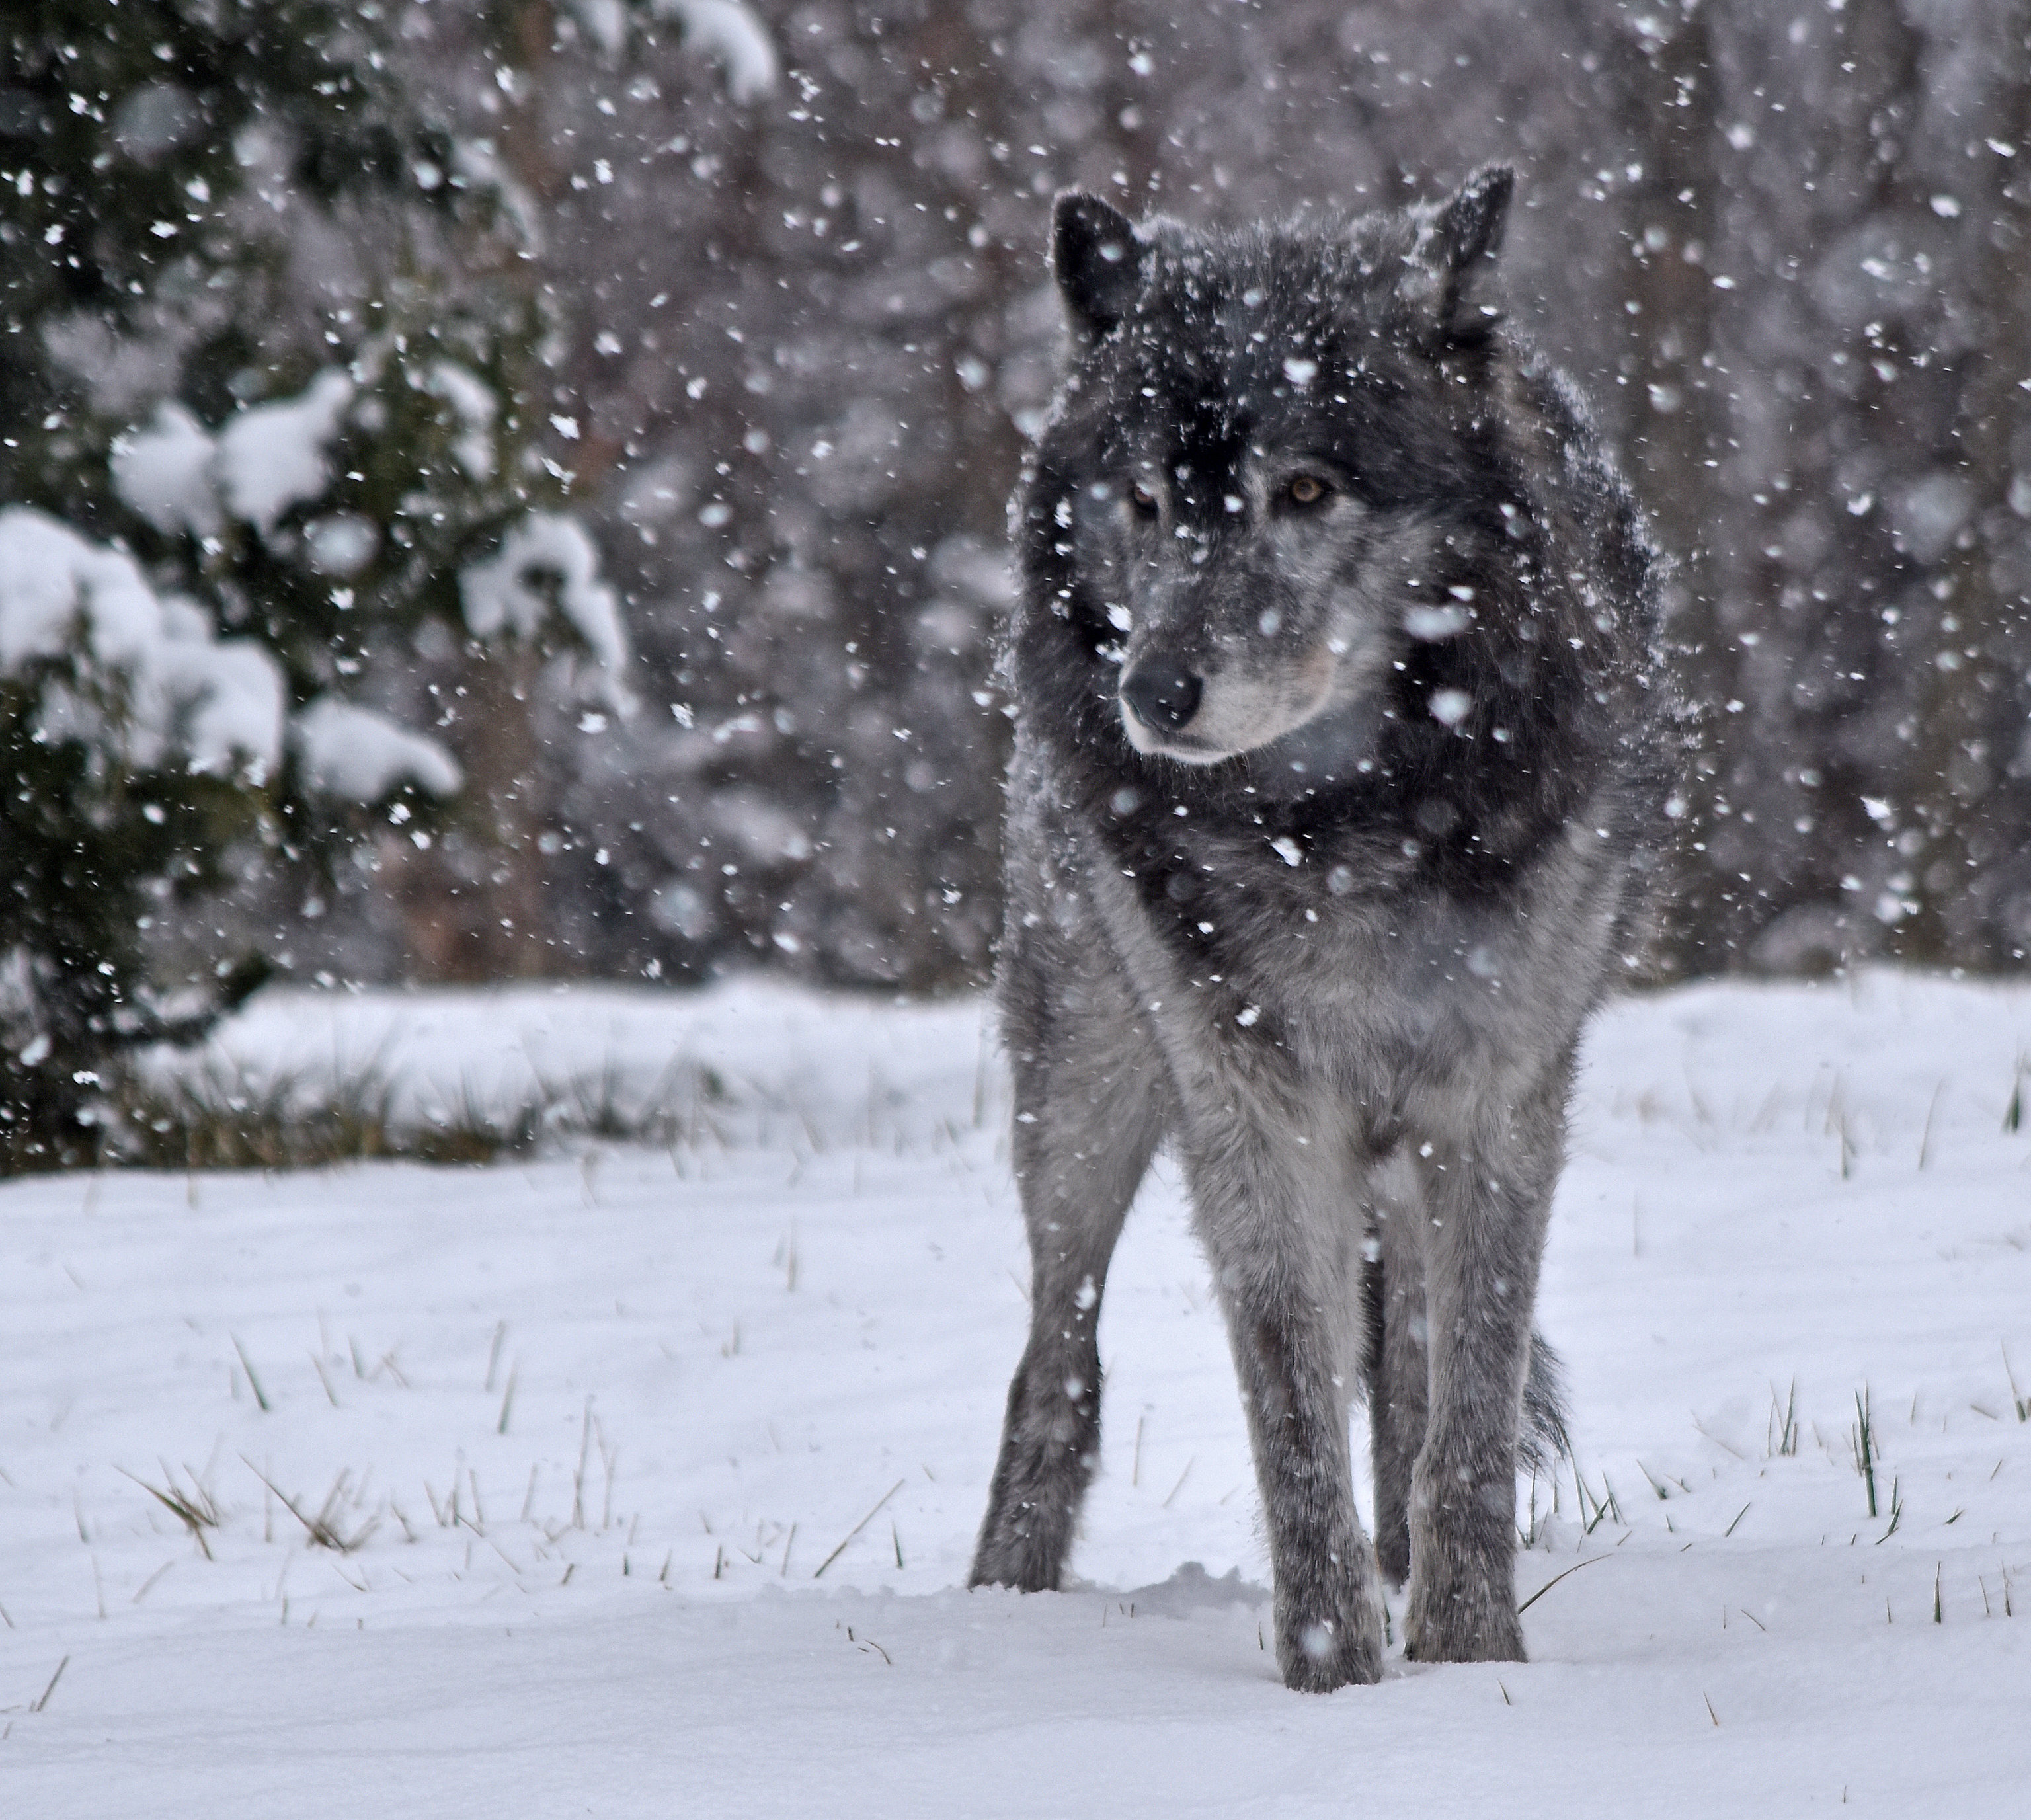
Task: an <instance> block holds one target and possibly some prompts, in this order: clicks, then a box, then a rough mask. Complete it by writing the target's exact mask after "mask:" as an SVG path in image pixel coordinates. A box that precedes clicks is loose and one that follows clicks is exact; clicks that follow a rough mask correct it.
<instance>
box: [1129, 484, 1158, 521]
mask: <svg viewBox="0 0 2031 1820" xmlns="http://www.w3.org/2000/svg"><path fill="white" fill-rule="evenodd" d="M1128 501H1129V504H1131V505H1133V506H1134V507H1135V509H1136V510H1137V511H1138V512H1140V513H1141V514H1142V516H1143V517H1145V518H1154V517H1155V516H1156V515H1157V496H1156V494H1154V493H1152V492H1151V491H1150V489H1149V488H1147V487H1146V486H1144V485H1143V484H1142V482H1140V481H1139V480H1138V482H1136V483H1135V485H1134V486H1131V488H1129V489H1128Z"/></svg>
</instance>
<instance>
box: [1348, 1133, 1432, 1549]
mask: <svg viewBox="0 0 2031 1820" xmlns="http://www.w3.org/2000/svg"><path fill="white" fill-rule="evenodd" d="M1373 1191H1374V1193H1373V1200H1371V1201H1370V1221H1371V1226H1370V1234H1369V1237H1370V1256H1369V1257H1368V1259H1367V1260H1366V1264H1364V1266H1363V1267H1362V1303H1363V1306H1364V1310H1365V1312H1366V1315H1367V1318H1368V1360H1367V1364H1368V1371H1367V1376H1368V1425H1369V1452H1370V1459H1371V1461H1373V1467H1374V1472H1375V1558H1376V1561H1377V1565H1379V1566H1380V1567H1381V1569H1382V1572H1383V1573H1384V1576H1386V1577H1387V1578H1388V1580H1390V1581H1391V1582H1392V1584H1395V1585H1397V1586H1401V1585H1402V1584H1403V1583H1404V1582H1405V1581H1406V1580H1408V1579H1409V1578H1410V1577H1411V1474H1412V1472H1413V1470H1414V1468H1415V1466H1416V1465H1417V1460H1418V1450H1419V1449H1421V1448H1422V1446H1424V1445H1425V1410H1426V1408H1427V1406H1428V1405H1429V1401H1430V1394H1431V1365H1430V1353H1429V1348H1428V1347H1427V1345H1426V1344H1425V1258H1424V1252H1423V1249H1422V1246H1421V1245H1420V1243H1419V1234H1418V1231H1417V1230H1416V1226H1417V1221H1418V1218H1419V1211H1420V1206H1421V1197H1420V1194H1419V1192H1418V1183H1417V1179H1416V1176H1415V1174H1414V1171H1412V1170H1411V1168H1410V1167H1409V1165H1408V1163H1407V1162H1406V1160H1405V1159H1403V1157H1402V1156H1400V1155H1399V1156H1392V1157H1391V1158H1390V1159H1388V1161H1387V1162H1385V1163H1383V1164H1382V1165H1381V1167H1378V1168H1377V1170H1376V1171H1375V1174H1374V1177H1373Z"/></svg>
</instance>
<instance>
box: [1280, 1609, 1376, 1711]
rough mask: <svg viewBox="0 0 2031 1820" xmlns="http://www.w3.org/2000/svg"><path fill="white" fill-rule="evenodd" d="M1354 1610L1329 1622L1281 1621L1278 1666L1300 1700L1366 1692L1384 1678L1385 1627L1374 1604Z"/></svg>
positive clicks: (1326, 1619)
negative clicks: (1342, 1691)
mask: <svg viewBox="0 0 2031 1820" xmlns="http://www.w3.org/2000/svg"><path fill="white" fill-rule="evenodd" d="M1350 1603H1351V1610H1348V1609H1345V1608H1343V1610H1341V1611H1340V1612H1339V1613H1336V1614H1334V1615H1332V1616H1326V1617H1309V1616H1308V1617H1287V1616H1285V1615H1284V1614H1283V1613H1278V1615H1277V1620H1276V1665H1277V1666H1278V1667H1279V1668H1280V1669H1282V1670H1283V1671H1284V1686H1285V1687H1287V1688H1291V1690H1292V1691H1293V1692H1296V1693H1300V1694H1329V1693H1331V1692H1332V1691H1333V1689H1334V1688H1344V1687H1350V1686H1351V1687H1367V1686H1370V1685H1371V1684H1373V1682H1375V1681H1377V1680H1380V1679H1381V1674H1382V1623H1381V1617H1380V1615H1379V1614H1378V1613H1377V1611H1376V1610H1375V1608H1374V1605H1373V1602H1372V1601H1370V1600H1368V1599H1356V1600H1354V1601H1351V1602H1350Z"/></svg>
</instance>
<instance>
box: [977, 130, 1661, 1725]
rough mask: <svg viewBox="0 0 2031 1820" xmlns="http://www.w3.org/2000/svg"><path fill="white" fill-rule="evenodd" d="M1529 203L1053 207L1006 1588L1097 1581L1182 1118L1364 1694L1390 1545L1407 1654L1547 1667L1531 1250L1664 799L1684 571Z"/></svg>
mask: <svg viewBox="0 0 2031 1820" xmlns="http://www.w3.org/2000/svg"><path fill="white" fill-rule="evenodd" d="M1513 188H1514V177H1513V173H1511V171H1510V170H1509V169H1507V168H1504V167H1499V166H1497V167H1490V168H1489V169H1483V170H1481V171H1479V172H1478V173H1476V174H1475V175H1474V176H1473V177H1470V178H1469V179H1468V180H1467V181H1466V182H1465V183H1464V184H1463V185H1462V186H1461V187H1460V188H1459V189H1458V190H1457V191H1455V192H1453V193H1452V195H1448V196H1447V197H1445V198H1444V199H1442V200H1440V201H1437V202H1427V203H1421V204H1418V205H1416V206H1413V207H1406V208H1401V209H1396V210H1383V211H1380V212H1377V213H1373V214H1365V215H1362V216H1359V217H1356V218H1332V219H1329V220H1319V219H1313V220H1310V221H1305V220H1302V219H1301V220H1300V221H1297V222H1295V223H1287V224H1284V225H1259V226H1254V227H1250V228H1246V229H1239V230H1219V231H1198V230H1195V229H1191V228H1189V227H1187V226H1186V225H1181V224H1180V223H1179V222H1178V221H1173V220H1168V219H1165V218H1150V219H1148V220H1145V221H1142V222H1141V223H1139V224H1137V223H1131V221H1129V220H1127V218H1125V217H1124V216H1123V215H1122V214H1120V213H1119V212H1118V211H1116V210H1115V209H1114V208H1112V207H1110V206H1109V204H1108V203H1105V202H1104V201H1102V200H1101V199H1098V198H1096V197H1094V196H1091V195H1081V194H1068V195H1064V196H1061V197H1060V199H1058V201H1057V203H1056V208H1055V211H1054V216H1053V236H1052V262H1053V268H1054V270H1055V274H1056V281H1057V285H1058V288H1059V289H1060V292H1061V293H1062V299H1063V303H1064V308H1065V312H1066V316H1067V320H1068V328H1069V332H1070V335H1069V338H1070V344H1071V358H1070V361H1069V367H1068V371H1067V373H1066V374H1065V376H1064V381H1063V387H1062V389H1061V391H1060V394H1059V396H1058V397H1057V399H1056V402H1055V404H1054V406H1053V410H1052V411H1051V413H1050V415H1049V417H1048V419H1047V421H1046V423H1045V428H1044V430H1043V431H1042V434H1041V437H1040V439H1039V441H1038V446H1037V447H1036V448H1035V450H1034V454H1033V456H1032V457H1031V459H1030V464H1029V467H1028V469H1027V472H1026V474H1025V475H1024V478H1023V482H1022V483H1021V485H1020V486H1019V490H1018V493H1017V495H1016V497H1015V501H1014V502H1013V504H1012V507H1011V518H1012V529H1013V533H1014V535H1015V540H1016V542H1017V545H1018V553H1017V559H1016V566H1017V569H1018V573H1019V581H1020V586H1019V598H1018V601H1017V604H1016V605H1015V609H1014V610H1013V612H1012V618H1011V621H1010V624H1009V627H1008V634H1007V637H1006V639H1005V642H1004V651H1003V659H1002V661H1003V664H1004V679H1005V682H1006V685H1007V687H1008V690H1009V691H1010V694H1011V698H1012V703H1013V705H1014V709H1015V742H1014V747H1013V752H1012V758H1011V761H1010V768H1009V772H1008V819H1007V832H1006V836H1005V843H1006V844H1005V864H1006V892H1007V911H1006V927H1005V931H1004V939H1003V944H1002V948H1001V957H1000V963H999V973H998V981H997V994H998V999H999V1004H1000V1012H1001V1021H1002V1026H1003V1031H1004V1041H1005V1043H1006V1045H1007V1047H1008V1051H1009V1054H1010V1058H1011V1063H1012V1073H1013V1077H1014V1083H1015V1124H1014V1131H1013V1145H1012V1148H1013V1159H1014V1165H1015V1174H1016V1177H1017V1179H1018V1182H1019V1186H1020V1190H1021V1197H1022V1202H1023V1215H1024V1219H1025V1223H1026V1225H1027V1230H1028V1237H1029V1244H1030V1256H1031V1263H1032V1271H1033V1289H1032V1293H1031V1302H1030V1332H1029V1338H1028V1343H1027V1346H1026V1348H1025V1349H1024V1351H1023V1356H1022V1359H1021V1361H1020V1363H1019V1365H1018V1366H1017V1368H1016V1371H1015V1378H1014V1380H1013V1382H1012V1383H1011V1385H1010V1386H1009V1390H1008V1413H1007V1419H1006V1422H1005V1425H1004V1429H1003V1432H1002V1436H1001V1452H1000V1457H999V1459H998V1461H997V1465H996V1467H995V1470H994V1476H993V1488H992V1491H991V1493H990V1495H989V1502H988V1508H987V1513H986V1519H985V1520H984V1522H983V1524H982V1528H981V1532H980V1536H979V1541H978V1548H977V1551H976V1554H975V1560H974V1563H973V1568H972V1575H971V1579H972V1583H973V1584H975V1585H986V1584H993V1585H1001V1586H1009V1587H1021V1588H1024V1589H1027V1590H1032V1591H1034V1590H1038V1589H1043V1588H1052V1587H1056V1586H1058V1585H1059V1584H1060V1579H1061V1576H1063V1574H1064V1568H1065V1561H1066V1557H1067V1554H1068V1550H1069V1549H1070V1546H1071V1542H1072V1539H1073V1534H1074V1526H1075V1521H1076V1519H1077V1514H1078V1511H1079V1503H1080V1500H1081V1498H1082V1496H1083V1493H1084V1491H1085V1489H1086V1484H1087V1482H1088V1480H1089V1479H1090V1476H1091V1475H1092V1472H1093V1470H1094V1464H1095V1462H1096V1461H1097V1456H1098V1446H1099V1424H1100V1398H1101V1369H1100V1358H1099V1352H1098V1347H1097V1324H1098V1321H1099V1317H1100V1305H1101V1296H1102V1293H1103V1292H1104V1291H1105V1287H1106V1282H1107V1271H1108V1264H1109V1258H1110V1256H1111V1255H1112V1252H1113V1249H1114V1246H1115V1241H1116V1238H1117V1237H1118V1236H1119V1234H1120V1230H1121V1227H1122V1223H1123V1220H1124V1216H1125V1215H1126V1213H1127V1208H1128V1206H1129V1204H1130V1202H1131V1200H1132V1199H1133V1197H1134V1196H1135V1192H1136V1189H1137V1185H1138V1183H1139V1182H1141V1180H1142V1176H1143V1174H1144V1172H1145V1171H1146V1168H1147V1167H1148V1165H1149V1163H1150V1159H1151V1157H1152V1156H1153V1153H1154V1152H1155V1151H1156V1149H1157V1146H1158V1145H1159V1144H1161V1143H1163V1142H1165V1141H1167V1140H1168V1142H1169V1143H1170V1144H1171V1145H1172V1147H1173V1150H1174V1152H1175V1154H1176V1156H1177V1157H1178V1158H1179V1161H1180V1163H1181V1167H1182V1169H1183V1174H1184V1175H1185V1178H1186V1181H1187V1186H1188V1188H1189V1189H1190V1193H1191V1203H1192V1208H1193V1217H1194V1226H1195V1229H1196V1231H1197V1234H1198V1238H1199V1240H1200V1241H1201V1242H1202V1245H1203V1246H1204V1249H1205V1251H1206V1256H1207V1258H1208V1260H1209V1265H1210V1267H1211V1271H1212V1275H1213V1282H1214V1285H1215V1287H1216V1290H1217V1295H1218V1299H1219V1301H1220V1307H1221V1309H1222V1312H1223V1313H1224V1317H1225V1321H1226V1325H1227V1330H1228V1338H1229V1341H1230V1343H1231V1345H1232V1351H1233V1354H1234V1360H1235V1369H1236V1373H1237V1375H1238V1377H1239V1383H1240V1390H1241V1395H1242V1398H1243V1404H1244V1405H1245V1408H1246V1411H1247V1422H1248V1429H1249V1435H1250V1446H1251V1450H1252V1452H1253V1454H1254V1464H1255V1470H1256V1474H1257V1477H1258V1483H1259V1487H1260V1491H1261V1502H1262V1508H1263V1510H1264V1513H1265V1518H1266V1526H1267V1530H1268V1539H1269V1554H1270V1561H1271V1566H1272V1569H1273V1577H1274V1581H1275V1604H1276V1654H1277V1661H1278V1664H1279V1666H1280V1669H1281V1670H1282V1673H1283V1677H1284V1680H1285V1682H1286V1683H1287V1684H1288V1685H1289V1686H1291V1687H1292V1688H1299V1689H1303V1690H1310V1691H1314V1692H1324V1691H1327V1690H1329V1689H1331V1688H1336V1687H1339V1686H1341V1685H1343V1684H1347V1683H1350V1682H1370V1681H1373V1680H1375V1679H1376V1677H1377V1673H1378V1672H1379V1668H1380V1664H1381V1654H1382V1642H1383V1634H1382V1633H1383V1626H1382V1613H1381V1591H1380V1586H1379V1575H1380V1576H1388V1579H1389V1580H1391V1581H1392V1582H1395V1583H1397V1584H1403V1583H1405V1582H1406V1581H1407V1583H1408V1587H1409V1598H1408V1603H1407V1608H1406V1617H1405V1623H1404V1642H1405V1651H1406V1654H1407V1655H1409V1656H1410V1657H1411V1658H1414V1659H1417V1660H1420V1661H1430V1662H1478V1661H1516V1660H1521V1659H1522V1655H1523V1637H1522V1628H1521V1626H1520V1625H1519V1622H1518V1619H1517V1613H1516V1610H1515V1584H1514V1575H1515V1548H1516V1543H1517V1535H1516V1529H1515V1487H1516V1472H1517V1465H1518V1460H1519V1447H1522V1448H1523V1449H1525V1450H1526V1451H1527V1450H1528V1449H1529V1448H1530V1446H1532V1445H1533V1442H1534V1440H1535V1439H1536V1438H1537V1436H1538V1435H1545V1434H1551V1435H1556V1433H1557V1424H1558V1417H1557V1413H1556V1396H1555V1390H1554V1386H1553V1383H1552V1372H1551V1369H1550V1360H1549V1357H1548V1354H1546V1353H1544V1352H1543V1351H1542V1349H1541V1345H1534V1346H1533V1331H1532V1304H1533V1299H1534V1297H1535V1293H1536V1290H1537V1275H1538V1267H1539V1261H1540V1259H1541V1255H1542V1252H1543V1248H1544V1242H1545V1226H1546V1220H1547V1217H1548V1212H1549V1209H1550V1206H1551V1201H1552V1190H1553V1188H1554V1185H1556V1182H1557V1180H1558V1176H1559V1171H1560V1167H1561V1164H1562V1162H1563V1143H1564V1132H1565V1118H1566V1108H1567V1100H1568V1096H1569V1095H1570V1093H1571V1086H1572V1080H1573V1072H1574V1055H1575V1051H1576V1048H1577V1045H1578V1041H1579V1039H1580V1035H1581V1032H1582V1026H1583V1025H1585V1023H1586V1020H1587V1018H1588V1015H1589V1012H1590V1011H1591V1010H1593V1007H1594V1006H1595V1005H1596V1003H1597V1001H1598V1000H1599V999H1601V996H1602V994H1603V992H1604V990H1605V989H1606V988H1608V985H1609V984H1610V982H1611V981H1612V979H1613V978H1614V977H1615V976H1616V975H1617V974H1618V973H1620V972H1621V971H1622V970H1623V969H1624V967H1625V966H1634V964H1635V959H1634V957H1635V955H1636V952H1637V949H1638V943H1639V939H1640V936H1641V933H1642V926H1643V923H1644V917H1645V910H1644V906H1645V903H1646V902H1647V900H1648V899H1649V895H1650V892H1649V880H1651V878H1652V877H1653V873H1655V872H1656V858H1657V855H1658V854H1659V851H1660V847H1661V842H1660V830H1661V829H1662V828H1664V826H1665V825H1666V810H1667V808H1668V806H1669V805H1668V802H1667V796H1668V790H1669V787H1670V772H1671V767H1670V765H1668V762H1667V761H1666V758H1665V752H1666V750H1667V744H1668V742H1667V739H1666V730H1667V728H1668V722H1669V719H1670V716H1669V715H1668V713H1667V704H1666V688H1665V684H1664V677H1663V673H1662V672H1661V670H1660V662H1659V656H1658V597H1659V585H1660V584H1659V571H1660V563H1659V559H1658V558H1657V557H1656V555H1655V553H1653V549H1652V547H1651V545H1650V544H1649V542H1648V541H1647V539H1646V536H1645V531H1644V529H1643V527H1642V522H1641V519H1640V517H1639V515H1638V511H1637V508H1636V507H1635V505H1634V502H1633V500H1632V498H1631V496H1630V493H1629V490H1628V489H1627V487H1626V486H1625V485H1624V484H1623V482H1622V481H1621V479H1620V478H1619V477H1618V475H1617V474H1616V472H1615V469H1614V468H1613V467H1612V465H1611V464H1610V462H1609V460H1608V456H1606V454H1605V453H1604V450H1603V448H1602V445H1601V440H1600V438H1599V437H1598V436H1597V434H1596V433H1595V432H1594V430H1593V429H1592V428H1591V427H1590V426H1589V419H1588V417H1587V414H1586V411H1585V409H1584V408H1583V407H1582V404H1581V403H1580V401H1579V400H1578V396H1577V395H1576V393H1574V390H1573V389H1572V388H1571V386H1570V385H1568V383H1567V381H1565V380H1564V379H1563V378H1561V376H1560V374H1558V373H1557V372H1556V370H1553V369H1552V367H1550V366H1548V364H1547V363H1545V361H1544V360H1543V359H1541V358H1540V357H1539V356H1538V355H1537V354H1535V353H1534V352H1532V351H1531V349H1530V348H1529V347H1528V346H1527V345H1526V344H1525V342H1524V341H1522V339H1521V338H1520V337H1519V336H1518V335H1516V334H1515V333H1514V332H1513V331H1512V330H1511V329H1510V328H1509V327H1508V326H1507V324H1506V322H1505V321H1504V317H1503V314H1502V313H1501V311H1500V304H1499V303H1498V302H1497V301H1496V299H1495V294H1494V292H1495V283H1496V273H1495V269H1494V266H1495V259H1496V253H1497V251H1498V249H1499V247H1500V243H1501V240H1502V236H1503V229H1504V221H1505V219H1506V217H1507V210H1508V206H1509V203H1510V199H1511V194H1512V191H1513ZM1533 1354H1534V1356H1535V1357H1536V1360H1537V1364H1536V1366H1535V1368H1533ZM1362 1390H1365V1392H1366V1396H1367V1398H1368V1400H1369V1404H1370V1430H1371V1433H1372V1435H1373V1483H1374V1502H1375V1511H1374V1517H1375V1525H1376V1535H1375V1540H1374V1544H1373V1550H1372V1551H1371V1548H1370V1543H1369V1541H1368V1539H1366V1536H1364V1535H1363V1533H1362V1526H1361V1523H1360V1520H1359V1518H1358V1515H1357V1513H1356V1509H1355V1498H1354V1492H1353V1485H1352V1461H1351V1444H1350V1439H1349V1412H1350V1408H1351V1399H1352V1398H1354V1397H1355V1395H1356V1394H1358V1393H1359V1392H1361V1391H1362Z"/></svg>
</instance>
